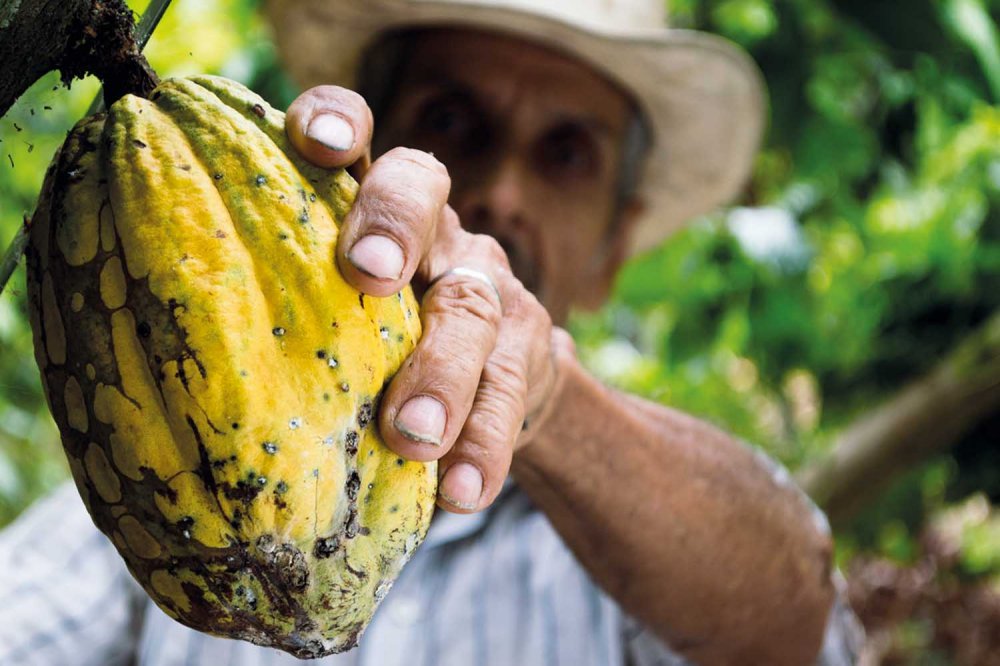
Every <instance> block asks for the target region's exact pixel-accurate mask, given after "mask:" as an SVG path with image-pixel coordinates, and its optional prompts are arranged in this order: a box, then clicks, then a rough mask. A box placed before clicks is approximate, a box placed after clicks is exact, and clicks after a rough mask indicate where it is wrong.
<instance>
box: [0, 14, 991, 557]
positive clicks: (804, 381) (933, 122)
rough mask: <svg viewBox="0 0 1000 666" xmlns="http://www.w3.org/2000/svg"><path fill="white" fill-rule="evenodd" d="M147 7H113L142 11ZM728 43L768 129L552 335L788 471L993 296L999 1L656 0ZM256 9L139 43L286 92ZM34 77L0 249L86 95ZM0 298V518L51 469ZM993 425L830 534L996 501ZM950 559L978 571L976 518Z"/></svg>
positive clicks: (872, 541) (59, 474)
mask: <svg viewBox="0 0 1000 666" xmlns="http://www.w3.org/2000/svg"><path fill="white" fill-rule="evenodd" d="M144 4H145V2H141V1H140V2H136V3H133V6H134V7H135V8H136V9H137V10H141V9H142V7H143V6H144ZM671 4H672V12H673V22H674V23H675V24H676V25H679V26H680V27H694V28H699V29H706V30H710V31H713V32H718V33H720V34H722V35H724V36H726V37H729V38H730V39H732V40H734V41H736V42H738V43H739V44H741V45H743V46H744V47H745V48H746V49H748V50H749V51H750V52H751V54H752V55H753V56H754V58H755V59H756V60H757V62H758V63H759V65H760V67H761V69H762V71H763V73H764V76H765V78H766V80H767V82H768V85H769V88H770V92H771V125H770V131H769V135H768V138H767V145H766V147H765V150H764V151H763V152H762V154H761V155H760V158H759V159H758V161H757V164H756V169H755V174H754V178H753V181H752V183H751V184H750V186H749V187H748V188H747V190H746V192H745V194H744V196H743V200H742V202H741V204H742V206H741V207H739V208H736V209H734V210H732V211H728V212H726V213H720V214H717V215H714V216H710V217H708V218H706V219H703V220H700V221H697V222H695V223H693V224H692V225H691V226H690V227H688V228H687V229H686V230H684V231H683V232H681V233H678V234H677V235H676V236H674V237H673V238H672V239H670V241H669V242H667V243H665V244H664V245H663V246H662V247H661V248H660V249H658V250H656V251H654V252H651V253H648V254H647V255H645V256H642V257H640V258H637V259H635V260H633V261H632V262H630V263H629V265H628V266H627V267H626V269H625V270H624V271H623V272H622V274H621V275H620V278H619V280H618V282H617V287H616V290H615V294H614V297H613V299H612V302H611V303H610V304H609V305H608V306H607V307H605V308H604V309H602V310H601V311H600V312H596V313H588V314H579V315H578V316H576V317H575V318H574V321H573V326H572V328H573V332H574V334H575V336H576V338H577V340H578V343H579V349H580V353H581V355H582V357H583V358H584V359H585V360H586V362H587V363H588V364H589V365H590V366H591V367H592V368H593V369H594V370H595V372H597V373H599V374H600V375H601V376H602V377H604V378H605V379H606V380H607V381H609V382H611V383H614V384H617V385H619V386H622V387H624V388H627V389H628V390H631V391H635V392H637V393H640V394H643V395H646V396H649V397H651V398H653V399H656V400H659V401H662V402H664V403H667V404H670V405H673V406H676V407H678V408H681V409H684V410H688V411H691V412H693V413H696V414H699V415H701V416H704V417H707V418H709V419H711V420H713V421H715V422H717V423H719V424H720V425H722V426H723V427H725V428H726V429H728V430H730V431H733V432H735V433H736V434H737V435H739V436H741V437H743V438H745V439H747V440H748V441H752V442H754V443H756V444H759V445H760V446H763V447H764V448H766V449H767V450H769V451H770V452H772V453H773V454H774V455H776V456H777V457H778V458H780V459H782V460H783V461H785V462H786V463H788V464H789V465H790V466H792V467H793V468H794V467H797V466H798V465H800V464H802V463H803V462H804V461H808V460H810V459H811V458H813V457H814V456H816V455H817V454H818V453H820V452H823V451H825V450H827V449H828V448H829V447H830V446H831V444H832V442H833V441H834V439H835V437H836V435H837V433H838V432H839V431H840V430H841V429H842V428H843V427H844V426H845V425H846V424H847V423H849V422H851V421H852V420H854V419H856V418H857V417H858V416H860V415H861V414H863V413H864V412H865V411H867V410H868V409H870V408H871V407H872V406H874V405H876V404H878V403H879V402H880V401H882V400H884V399H886V398H887V397H889V396H891V395H892V394H893V393H894V392H895V391H898V390H899V389H900V388H901V387H902V386H904V385H905V384H906V383H907V382H908V381H910V380H912V379H914V378H915V377H917V376H919V375H920V374H921V373H923V372H925V371H926V370H928V369H929V368H930V367H931V366H932V365H933V364H934V362H935V361H936V360H938V359H940V358H941V357H942V356H943V355H944V354H945V353H946V351H947V350H948V349H949V348H951V347H953V346H954V345H955V344H956V343H957V342H958V341H959V340H961V339H962V337H963V336H965V335H966V334H968V333H969V332H971V331H972V330H973V329H974V328H975V327H976V325H977V324H979V323H980V322H982V321H983V320H984V319H985V318H986V317H987V316H989V315H990V314H991V313H992V312H994V311H996V310H997V308H998V306H1000V215H998V213H1000V109H998V108H997V107H996V105H995V102H996V99H997V95H1000V46H998V39H997V29H996V23H995V21H996V18H997V16H998V15H1000V0H935V1H931V0H905V1H904V0H894V1H889V0H881V1H880V0H845V1H842V2H836V3H834V2H828V1H826V0H775V1H773V2H768V1H765V0H676V1H675V2H673V3H671ZM255 5H256V2H255V0H210V1H209V0H205V1H200V2H194V1H193V0H174V3H173V6H172V7H171V9H170V10H169V11H168V13H167V15H166V17H165V19H164V22H163V24H162V25H161V26H160V28H159V29H158V30H157V32H156V33H155V35H154V37H153V39H152V41H151V42H150V44H149V47H148V49H147V54H148V56H149V58H150V60H151V62H152V64H153V66H154V67H155V68H156V69H157V70H158V71H159V72H160V73H161V74H162V75H165V76H169V75H171V74H184V73H189V72H193V71H207V72H217V73H222V74H224V75H226V76H230V77H232V78H236V79H238V80H242V81H244V82H247V83H249V84H250V85H251V87H253V88H255V89H256V90H258V91H259V92H261V93H262V94H263V95H264V96H265V97H267V98H268V99H269V100H271V101H272V103H274V104H275V105H277V106H280V107H284V106H286V105H287V104H288V102H289V101H290V100H291V99H292V98H293V96H294V94H295V90H294V88H293V87H292V86H291V85H290V84H289V83H288V81H287V80H286V79H285V78H284V77H283V76H282V74H281V72H280V70H279V68H278V66H277V64H276V59H275V55H274V51H273V47H272V46H271V43H270V41H269V38H268V33H267V28H266V26H265V25H264V24H263V23H262V21H261V20H260V19H259V17H257V16H256V15H255V13H254V9H255ZM56 84H57V78H56V77H55V75H52V76H50V77H48V78H46V79H45V80H43V81H40V82H39V83H38V84H37V85H36V86H35V87H34V88H33V89H32V90H31V91H30V92H29V93H27V94H26V95H25V96H24V97H23V99H22V100H21V101H20V102H19V104H18V105H17V106H16V107H15V108H14V109H12V111H11V112H10V113H9V114H8V115H7V117H6V118H4V119H3V120H2V121H0V141H2V143H0V159H2V160H3V161H2V162H0V202H2V204H0V243H4V244H6V241H7V239H9V238H10V237H11V236H12V235H13V233H14V231H15V229H16V228H17V226H18V225H19V224H20V223H21V220H22V216H23V215H24V214H27V213H29V212H30V211H31V209H32V207H33V205H34V199H35V197H36V194H37V191H38V189H39V187H40V184H41V179H42V175H43V173H44V170H45V167H46V165H47V163H48V161H49V160H50V159H51V156H52V154H53V153H54V151H55V150H56V148H57V146H58V144H59V143H60V142H61V140H62V138H63V136H64V135H65V132H66V131H67V130H68V128H69V127H70V126H71V125H72V124H73V122H74V121H75V120H76V119H78V118H80V117H81V116H82V115H83V114H84V111H85V109H86V108H87V106H88V105H89V103H90V101H91V100H92V99H93V97H94V96H95V94H96V93H97V85H96V83H95V82H94V81H80V82H76V83H74V84H73V86H72V88H71V89H69V90H66V89H64V88H62V87H60V86H57V85H56ZM23 281H24V278H23V269H22V271H21V272H19V273H18V274H17V275H15V278H14V280H13V281H12V286H11V288H10V289H8V290H7V292H6V293H5V294H4V295H3V296H2V297H0V350H2V351H0V524H3V523H5V522H7V521H9V520H10V519H12V518H13V517H14V516H15V515H16V514H17V513H18V512H19V511H20V510H21V509H22V508H23V507H24V506H25V505H26V504H27V503H28V502H30V501H31V500H32V499H34V498H35V497H37V496H39V495H40V494H41V493H43V492H45V491H46V490H47V489H49V488H51V487H53V486H54V485H55V484H56V483H58V482H59V481H60V480H61V479H63V478H65V475H66V472H65V464H64V462H63V459H62V455H61V453H60V452H59V445H58V442H57V436H56V433H55V431H54V428H53V426H52V424H51V421H50V419H49V418H48V416H47V413H46V410H45V407H44V401H43V398H42V396H41V393H40V387H39V382H38V377H37V370H36V368H35V367H34V361H33V358H32V351H31V339H30V332H29V330H28V327H27V325H26V321H25V317H24V309H25V302H24V301H25V297H24V290H23ZM998 432H1000V417H994V418H993V419H992V420H991V422H989V423H985V424H983V425H982V426H981V427H980V428H978V429H977V431H976V432H975V433H973V434H972V435H970V436H969V437H967V438H966V440H965V441H964V442H963V443H962V444H961V445H960V446H959V448H958V449H957V450H956V452H955V454H954V455H952V456H948V457H945V458H941V459H938V460H935V461H931V462H930V463H929V464H928V465H926V466H925V467H922V468H920V469H918V470H915V471H913V472H911V473H910V474H907V475H906V476H905V477H904V478H903V479H902V480H901V481H900V482H899V483H897V484H896V486H895V487H894V488H893V489H892V490H891V491H890V492H889V493H887V494H886V495H885V497H884V498H883V499H882V500H881V501H880V502H879V504H878V505H877V506H875V507H873V508H872V509H871V510H870V511H868V512H867V513H866V514H865V516H863V517H862V519H861V520H860V521H859V522H858V524H857V525H855V526H854V527H853V528H852V530H851V531H850V532H849V533H848V534H845V535H843V536H842V539H841V542H842V544H843V546H842V548H843V549H844V552H845V553H847V554H849V553H850V552H853V550H854V549H855V548H861V547H865V548H874V549H876V550H879V551H881V552H884V553H888V554H891V555H893V556H895V557H897V558H900V559H906V558H907V557H910V556H911V555H912V552H913V535H914V534H915V531H916V530H917V529H918V528H919V526H920V525H921V524H922V522H923V520H924V517H925V515H926V513H927V511H929V510H932V509H935V508H936V507H940V506H942V505H944V504H946V503H947V502H949V501H951V500H953V499H955V498H961V497H964V496H966V495H968V494H970V493H972V492H974V491H977V490H984V491H985V492H986V493H987V495H988V496H990V497H992V498H993V499H994V500H995V499H996V498H997V497H998V496H1000V453H998V452H997V447H995V446H991V445H995V444H996V442H997V440H998V437H997V433H998ZM981 530H982V531H983V534H984V535H986V536H983V537H982V538H981V539H975V538H974V539H973V541H974V542H976V543H982V544H986V545H983V546H981V547H979V546H977V547H976V548H973V549H972V550H970V552H969V554H968V557H969V558H970V563H969V568H970V571H971V570H975V571H978V572H980V573H983V574H986V573H987V572H990V571H992V572H996V571H997V570H998V568H1000V557H998V556H997V553H998V552H1000V542H998V541H997V537H996V535H997V531H996V526H995V523H990V525H989V526H988V527H983V528H981Z"/></svg>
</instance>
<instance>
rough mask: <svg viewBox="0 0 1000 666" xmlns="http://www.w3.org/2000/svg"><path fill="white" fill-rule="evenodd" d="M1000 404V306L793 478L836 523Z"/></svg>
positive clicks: (937, 451)
mask: <svg viewBox="0 0 1000 666" xmlns="http://www.w3.org/2000/svg"><path fill="white" fill-rule="evenodd" d="M997 409H1000V312H996V313H994V314H993V316H991V317H990V318H989V319H988V320H987V321H986V323H985V324H984V325H983V326H981V327H980V328H979V329H978V330H977V331H976V332H975V333H973V334H972V335H970V336H969V337H968V338H966V339H965V340H964V341H963V342H961V343H960V344H959V346H958V347H957V348H956V349H955V351H953V352H952V353H951V354H949V355H948V357H947V358H945V359H944V360H943V361H941V362H940V363H939V364H938V365H937V366H936V367H935V368H934V369H933V370H932V371H931V372H930V373H929V374H928V375H926V376H924V377H923V378H921V379H919V380H917V381H915V382H914V383H912V384H910V385H909V386H908V387H906V388H905V389H903V390H902V391H901V392H900V393H899V394H897V395H896V396H895V397H894V398H891V399H890V400H889V401H888V402H886V403H884V404H882V405H881V406H880V407H878V408H876V409H875V410H874V411H873V412H870V413H868V414H866V415H865V416H863V417H862V418H861V419H859V420H858V421H856V422H855V423H854V424H853V425H851V426H849V427H848V428H847V429H846V430H845V431H844V432H843V433H842V434H841V436H840V437H839V438H838V441H837V443H836V444H835V445H834V447H833V449H832V451H831V452H830V453H829V454H828V455H826V456H825V457H824V458H822V459H820V460H818V461H816V462H815V463H813V464H810V465H808V466H806V467H805V468H803V469H802V470H801V471H800V472H799V473H798V474H797V478H798V481H799V483H800V484H801V485H802V487H803V488H804V489H805V490H806V492H808V493H809V494H810V495H811V496H812V497H813V499H814V500H815V501H816V502H817V503H818V504H819V505H820V506H821V507H823V508H824V509H825V510H826V512H827V515H828V516H829V518H830V521H831V522H832V523H833V524H834V525H842V524H844V523H845V522H846V521H848V520H849V519H850V518H852V517H853V516H855V515H856V514H857V513H858V511H859V510H861V509H862V508H864V506H865V505H866V504H867V503H868V502H870V501H871V500H872V499H874V498H876V497H877V496H878V494H879V493H880V492H881V491H883V490H884V489H885V488H886V487H887V486H888V485H889V483H890V482H891V481H892V480H893V479H894V478H895V477H897V476H898V475H900V474H901V473H903V472H905V471H907V470H908V469H910V468H912V467H914V466H915V465H917V464H919V463H921V462H923V461H925V460H927V459H928V458H930V457H931V456H933V455H935V454H938V453H941V452H944V451H947V450H948V449H949V448H951V447H952V446H953V445H954V444H956V443H957V442H958V440H959V438H960V437H961V436H962V435H963V434H964V433H965V432H967V431H968V430H969V429H970V428H972V427H973V426H974V425H976V424H977V423H978V422H979V421H981V420H982V419H983V418H984V417H986V416H988V415H990V414H992V413H994V412H995V411H996V410H997Z"/></svg>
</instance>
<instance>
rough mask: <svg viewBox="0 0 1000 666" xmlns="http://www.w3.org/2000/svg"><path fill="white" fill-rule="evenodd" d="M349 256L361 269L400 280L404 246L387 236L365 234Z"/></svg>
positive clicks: (381, 276)
mask: <svg viewBox="0 0 1000 666" xmlns="http://www.w3.org/2000/svg"><path fill="white" fill-rule="evenodd" d="M347 258H348V259H349V260H350V262H351V263H352V264H354V265H355V266H356V267H357V268H358V270H359V271H361V272H362V273H366V274H368V275H371V276H372V277H377V278H381V279H383V280H398V279H399V276H400V275H402V274H403V262H404V259H403V248H401V247H399V244H398V243H396V241H394V240H392V239H391V238H389V237H387V236H379V235H378V234H372V235H371V236H364V237H363V238H362V239H361V240H359V241H358V242H357V243H355V244H354V246H353V247H352V248H351V251H350V252H348V253H347Z"/></svg>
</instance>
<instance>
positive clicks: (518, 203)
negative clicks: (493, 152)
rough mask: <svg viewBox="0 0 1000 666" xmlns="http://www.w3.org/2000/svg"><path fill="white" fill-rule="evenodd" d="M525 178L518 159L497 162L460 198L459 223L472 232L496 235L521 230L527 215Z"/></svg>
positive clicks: (458, 203)
mask: <svg viewBox="0 0 1000 666" xmlns="http://www.w3.org/2000/svg"><path fill="white" fill-rule="evenodd" d="M525 185H526V183H525V174H524V170H523V167H522V166H521V165H520V164H519V163H518V162H517V161H516V160H514V159H506V160H503V161H500V162H494V164H493V165H492V167H490V168H488V169H486V170H484V172H482V173H481V174H480V177H479V178H477V179H476V180H475V182H472V183H470V184H469V186H468V187H467V188H465V190H464V191H462V192H461V193H460V194H459V197H458V201H457V202H455V203H456V204H457V205H456V212H457V213H458V216H459V219H460V220H461V221H462V226H464V227H465V228H466V229H468V230H469V231H473V232H477V233H492V234H494V235H497V234H501V235H502V234H504V233H505V232H507V233H509V232H511V231H514V230H517V229H518V228H519V227H520V226H521V225H522V224H523V221H524V214H525V210H524V208H525V204H526V201H525V195H526V191H525Z"/></svg>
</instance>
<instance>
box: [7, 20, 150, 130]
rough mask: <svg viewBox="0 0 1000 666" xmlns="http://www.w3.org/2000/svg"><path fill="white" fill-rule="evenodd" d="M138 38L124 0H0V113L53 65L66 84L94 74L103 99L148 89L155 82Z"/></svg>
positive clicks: (111, 98)
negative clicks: (100, 84) (101, 84)
mask: <svg viewBox="0 0 1000 666" xmlns="http://www.w3.org/2000/svg"><path fill="white" fill-rule="evenodd" d="M166 4H167V3H166V2H159V3H154V6H159V7H160V8H161V10H162V8H164V7H165V6H166ZM154 13H155V12H154ZM161 13H162V12H161ZM143 43H144V42H143V41H142V40H137V39H136V31H135V22H134V15H133V14H132V10H130V9H129V8H128V6H127V5H126V4H125V2H124V0H0V63H3V64H2V65H0V115H3V114H5V113H6V112H7V110H8V109H9V108H10V107H11V106H12V105H13V104H14V102H15V101H16V100H17V98H18V97H20V96H21V94H22V93H24V92H25V91H26V90H27V89H28V88H30V87H31V85H32V84H33V83H34V82H35V81H37V80H38V79H39V78H40V77H41V76H43V75H44V74H47V73H48V72H50V71H52V70H54V69H58V70H59V71H60V72H61V74H62V79H63V82H64V83H67V84H68V83H69V82H70V81H71V80H72V79H74V78H82V77H84V76H86V75H88V74H94V75H95V76H97V77H98V78H99V79H100V80H101V82H102V83H103V84H104V101H105V104H110V103H111V102H114V101H115V100H117V99H118V98H119V97H121V96H123V95H125V94H127V93H136V94H140V95H145V94H148V92H149V91H150V90H152V89H153V87H154V86H155V85H156V84H157V83H158V81H157V78H156V74H155V73H154V72H153V70H152V69H151V68H150V67H149V63H147V62H146V59H145V58H143V57H142V54H141V53H140V50H141V48H142V44H143Z"/></svg>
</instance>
